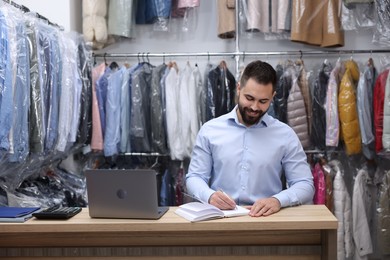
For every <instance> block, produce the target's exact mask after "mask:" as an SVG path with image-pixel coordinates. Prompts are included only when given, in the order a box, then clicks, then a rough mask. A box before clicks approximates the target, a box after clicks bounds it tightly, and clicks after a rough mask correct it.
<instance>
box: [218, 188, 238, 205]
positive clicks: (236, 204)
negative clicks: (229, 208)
mask: <svg viewBox="0 0 390 260" xmlns="http://www.w3.org/2000/svg"><path fill="white" fill-rule="evenodd" d="M219 191H220V192H222V193H223V194H225V195H226V196H227V197H229V198H230V199H231V200H233V199H232V198H231V197H230V196H229V195H227V194H226V192H224V191H223V190H222V189H219ZM233 201H234V200H233ZM234 203H235V202H234ZM235 205H236V206H235V207H234V209H238V208H237V204H235Z"/></svg>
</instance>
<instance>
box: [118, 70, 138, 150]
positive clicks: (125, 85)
mask: <svg viewBox="0 0 390 260" xmlns="http://www.w3.org/2000/svg"><path fill="white" fill-rule="evenodd" d="M137 67H138V64H135V65H133V66H132V67H130V68H129V69H127V70H126V71H124V73H123V76H122V82H121V95H120V100H121V101H120V142H119V151H120V152H122V153H126V152H131V147H130V115H131V114H130V109H131V107H130V79H131V77H130V74H131V73H132V72H133V71H134V70H136V68H137Z"/></svg>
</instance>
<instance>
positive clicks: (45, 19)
mask: <svg viewBox="0 0 390 260" xmlns="http://www.w3.org/2000/svg"><path fill="white" fill-rule="evenodd" d="M3 2H5V3H7V4H9V5H11V6H13V7H15V8H17V9H19V10H21V11H22V12H23V13H29V12H31V11H30V9H29V8H28V7H26V6H24V5H19V4H17V3H15V2H14V1H11V0H3ZM33 13H34V14H35V16H36V17H37V18H39V19H42V20H44V21H46V22H47V23H48V24H50V25H52V26H55V27H57V28H59V29H60V30H61V31H63V30H64V28H63V27H62V26H60V25H58V24H56V23H53V22H51V21H50V20H49V19H47V18H46V17H45V16H43V15H41V14H39V13H37V12H33Z"/></svg>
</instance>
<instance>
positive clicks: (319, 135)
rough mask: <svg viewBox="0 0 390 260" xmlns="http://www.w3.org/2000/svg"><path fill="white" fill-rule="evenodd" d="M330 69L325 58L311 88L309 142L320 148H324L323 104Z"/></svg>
mask: <svg viewBox="0 0 390 260" xmlns="http://www.w3.org/2000/svg"><path fill="white" fill-rule="evenodd" d="M331 71H332V65H331V64H330V63H328V62H327V61H326V60H325V61H324V63H323V64H322V68H321V70H320V72H319V74H318V77H317V79H316V81H315V83H314V89H313V120H312V125H311V126H312V129H311V142H312V144H313V146H314V147H316V148H317V149H320V150H324V149H325V137H326V117H325V107H324V104H325V99H326V92H327V86H328V81H329V75H330V72H331Z"/></svg>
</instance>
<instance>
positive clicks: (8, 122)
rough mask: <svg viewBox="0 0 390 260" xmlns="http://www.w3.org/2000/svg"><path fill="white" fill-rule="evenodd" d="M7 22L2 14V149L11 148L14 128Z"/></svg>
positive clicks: (0, 45) (0, 56)
mask: <svg viewBox="0 0 390 260" xmlns="http://www.w3.org/2000/svg"><path fill="white" fill-rule="evenodd" d="M7 26H8V25H7V20H6V17H5V16H4V14H3V13H1V12H0V149H1V151H8V150H9V148H10V143H9V138H8V134H9V132H10V130H11V127H12V120H13V118H12V108H13V98H12V96H13V90H12V66H11V54H10V45H9V44H10V42H9V39H8V28H7Z"/></svg>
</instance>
